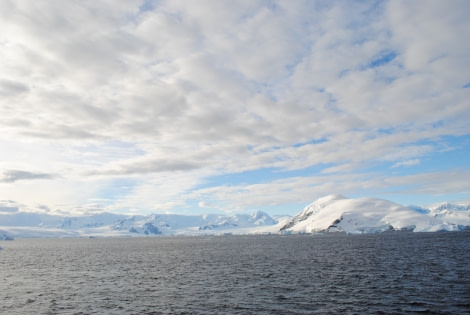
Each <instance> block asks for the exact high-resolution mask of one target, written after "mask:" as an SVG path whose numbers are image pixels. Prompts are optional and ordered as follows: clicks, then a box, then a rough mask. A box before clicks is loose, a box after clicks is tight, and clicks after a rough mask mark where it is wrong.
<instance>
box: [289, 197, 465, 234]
mask: <svg viewBox="0 0 470 315" xmlns="http://www.w3.org/2000/svg"><path fill="white" fill-rule="evenodd" d="M464 209H466V208H464ZM464 209H463V210H460V211H457V210H453V211H450V212H445V211H443V210H442V209H440V208H439V210H430V211H425V210H423V209H422V208H418V207H414V208H412V207H405V206H401V205H399V204H396V203H393V202H391V201H387V200H383V199H375V198H360V199H349V198H346V197H344V196H341V195H329V196H326V197H323V198H320V199H318V200H317V201H315V202H313V203H312V204H310V205H308V206H307V207H305V208H304V210H302V211H301V212H300V213H299V214H297V215H296V216H294V217H293V218H292V219H291V220H290V221H289V222H288V223H287V224H285V225H284V226H283V227H281V231H283V232H285V233H299V232H303V233H315V232H333V231H343V232H347V233H375V232H384V231H389V230H408V231H415V232H431V231H441V230H445V231H459V230H463V229H467V228H468V227H469V226H470V221H469V219H470V218H469V215H470V211H469V210H468V209H467V210H464Z"/></svg>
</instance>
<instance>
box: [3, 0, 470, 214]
mask: <svg viewBox="0 0 470 315" xmlns="http://www.w3.org/2000/svg"><path fill="white" fill-rule="evenodd" d="M468 16H470V3H468V1H464V0H462V1H452V2H443V1H428V2H426V4H425V5H424V4H422V3H419V2H413V3H410V2H409V1H390V2H388V1H378V2H372V1H371V2H363V1H357V2H356V1H348V2H345V1H287V2H286V1H236V2H233V1H145V2H130V1H81V2H63V1H48V2H31V1H21V0H20V1H2V2H1V3H0V21H1V22H0V68H1V71H0V145H2V147H3V149H2V152H5V153H4V154H2V157H1V158H0V172H1V173H3V177H1V179H0V184H1V185H2V186H4V187H2V194H3V195H2V196H0V197H2V198H4V199H14V200H18V201H19V202H22V203H40V204H48V205H49V206H50V208H51V209H62V208H77V209H79V208H83V207H84V206H85V205H88V204H94V203H95V201H96V200H101V202H102V203H101V207H102V208H103V209H108V210H114V211H118V210H121V211H131V210H135V211H157V210H165V211H166V210H168V211H192V210H193V211H198V209H196V208H197V204H198V203H199V204H201V205H208V204H210V205H211V207H215V208H218V209H220V210H224V211H235V210H237V211H243V210H247V209H251V208H253V207H260V206H269V205H275V206H282V205H289V204H293V203H305V202H308V201H311V200H313V199H315V198H316V197H319V196H321V195H323V194H325V193H332V192H339V193H343V194H367V193H372V194H375V195H377V194H384V193H390V191H401V188H400V187H403V185H405V184H406V185H407V187H408V188H409V191H407V192H408V193H413V192H415V193H416V194H420V195H423V194H424V195H425V194H438V193H439V191H441V192H445V193H446V194H453V195H456V194H459V196H462V195H463V196H468V194H469V191H470V189H469V188H470V187H469V185H468V183H467V181H466V180H463V179H462V178H461V177H460V176H456V178H452V177H451V178H449V176H442V178H445V181H442V182H439V183H436V185H437V186H433V185H434V184H433V183H434V182H433V180H432V178H433V176H434V175H435V174H447V170H449V169H453V167H463V169H461V171H459V172H458V173H459V174H462V173H463V174H466V173H468V167H466V166H464V165H462V164H464V163H463V161H460V162H459V161H457V162H456V161H455V160H453V163H454V165H452V164H449V163H451V162H447V161H442V163H440V165H438V164H439V163H431V161H432V160H435V159H438V158H440V157H442V155H439V153H440V152H443V151H444V150H447V151H458V152H468V147H469V146H468V142H466V141H468V135H469V134H470V124H468V122H469V121H470V103H469V99H470V89H469V88H468V86H469V83H470V76H469V73H470V54H469V53H468V52H469V51H470V43H469V42H468V41H466V40H465V39H466V38H469V37H470V23H469V22H468ZM12 139H14V140H12ZM431 165H432V167H431ZM37 170H40V171H39V172H38V171H37ZM257 173H260V174H263V176H262V177H260V176H256V174H257ZM237 174H247V176H246V179H245V181H244V182H237V180H236V178H238V177H237V176H238V175H237ZM250 174H252V175H250ZM253 174H255V175H253ZM33 179H34V180H35V181H32V180H33ZM45 179H47V181H46V180H45ZM39 182H40V185H41V186H42V187H43V188H44V194H43V195H41V197H38V196H37V193H35V192H34V191H31V192H30V193H29V191H30V190H34V187H35V185H34V183H36V185H39V184H37V183H39ZM123 182H125V183H126V184H125V185H123V184H122V183H123ZM456 182H457V183H458V184H459V185H456V184H455V183H456ZM47 188H48V189H49V190H48V189H47ZM439 189H441V190H439ZM20 190H21V191H23V193H21V194H20V193H19V191H20ZM48 191H50V192H48ZM53 191H54V193H52V192H53ZM57 196H60V197H57ZM397 196H398V195H397ZM392 199H393V198H392ZM398 201H400V200H398ZM193 208H194V209H193Z"/></svg>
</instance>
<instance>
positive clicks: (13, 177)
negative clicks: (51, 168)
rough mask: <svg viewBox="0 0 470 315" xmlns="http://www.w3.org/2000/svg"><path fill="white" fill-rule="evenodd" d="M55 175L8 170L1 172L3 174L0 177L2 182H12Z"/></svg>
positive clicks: (47, 177)
mask: <svg viewBox="0 0 470 315" xmlns="http://www.w3.org/2000/svg"><path fill="white" fill-rule="evenodd" d="M54 177H55V176H54V175H52V174H45V173H32V172H27V171H20V170H8V171H5V172H3V176H2V177H1V178H0V182H2V183H14V182H16V181H22V180H36V179H49V180H50V179H53V178H54Z"/></svg>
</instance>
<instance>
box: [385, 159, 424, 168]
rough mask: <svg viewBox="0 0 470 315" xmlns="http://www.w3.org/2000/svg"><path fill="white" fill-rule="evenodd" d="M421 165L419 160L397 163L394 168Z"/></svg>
mask: <svg viewBox="0 0 470 315" xmlns="http://www.w3.org/2000/svg"><path fill="white" fill-rule="evenodd" d="M419 163H421V161H420V160H419V159H414V160H407V161H402V162H397V163H395V164H394V165H393V166H392V167H401V166H405V167H408V166H413V165H418V164H419Z"/></svg>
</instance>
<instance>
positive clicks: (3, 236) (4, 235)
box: [0, 230, 14, 241]
mask: <svg viewBox="0 0 470 315" xmlns="http://www.w3.org/2000/svg"><path fill="white" fill-rule="evenodd" d="M13 239H14V236H13V235H11V234H10V233H8V232H6V231H2V230H0V241H2V240H3V241H11V240H13Z"/></svg>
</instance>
